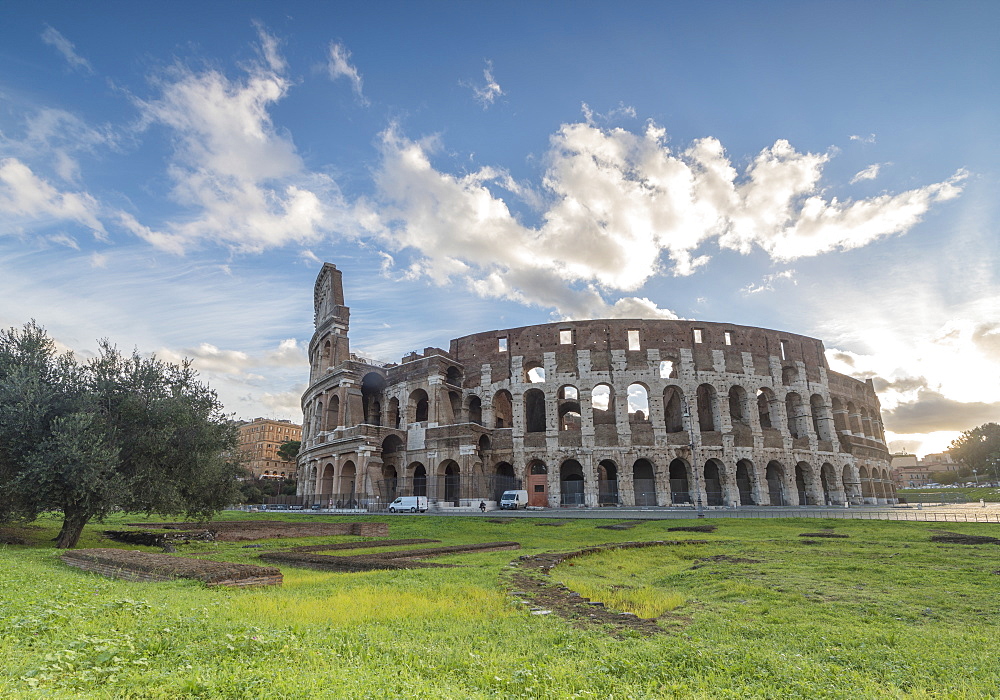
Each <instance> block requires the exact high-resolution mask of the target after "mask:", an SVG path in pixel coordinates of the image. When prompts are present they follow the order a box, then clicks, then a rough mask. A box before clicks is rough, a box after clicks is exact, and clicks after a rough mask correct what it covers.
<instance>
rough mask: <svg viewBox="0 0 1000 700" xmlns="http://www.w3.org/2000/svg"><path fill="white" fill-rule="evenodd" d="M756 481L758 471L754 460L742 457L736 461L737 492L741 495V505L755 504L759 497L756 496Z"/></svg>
mask: <svg viewBox="0 0 1000 700" xmlns="http://www.w3.org/2000/svg"><path fill="white" fill-rule="evenodd" d="M755 482H756V472H755V470H754V465H753V462H751V461H750V460H749V459H741V460H740V461H738V462H737V463H736V492H737V494H738V495H739V499H740V503H739V505H741V506H755V505H758V504H757V499H755V498H754V491H755V490H756V489H755V486H756V484H755Z"/></svg>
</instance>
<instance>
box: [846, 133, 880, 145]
mask: <svg viewBox="0 0 1000 700" xmlns="http://www.w3.org/2000/svg"><path fill="white" fill-rule="evenodd" d="M849 138H850V139H851V141H860V142H861V143H868V144H871V143H875V134H868V135H867V136H859V135H858V134H851V136H850V137H849Z"/></svg>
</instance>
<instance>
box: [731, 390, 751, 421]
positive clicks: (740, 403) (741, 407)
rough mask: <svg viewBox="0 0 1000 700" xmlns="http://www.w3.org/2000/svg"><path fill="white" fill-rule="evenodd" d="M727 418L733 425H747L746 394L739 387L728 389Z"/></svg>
mask: <svg viewBox="0 0 1000 700" xmlns="http://www.w3.org/2000/svg"><path fill="white" fill-rule="evenodd" d="M729 418H730V419H731V420H732V421H733V423H744V424H747V423H749V411H748V410H747V392H746V389H744V388H743V387H741V386H732V387H730V388H729Z"/></svg>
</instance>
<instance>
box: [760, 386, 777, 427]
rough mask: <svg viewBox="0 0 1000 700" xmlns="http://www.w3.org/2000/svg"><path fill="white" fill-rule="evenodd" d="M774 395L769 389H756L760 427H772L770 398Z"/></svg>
mask: <svg viewBox="0 0 1000 700" xmlns="http://www.w3.org/2000/svg"><path fill="white" fill-rule="evenodd" d="M773 398H774V395H773V394H772V393H771V391H770V390H769V389H758V390H757V417H758V418H759V419H760V427H761V428H765V429H766V428H773V427H774V424H773V423H772V422H771V400H772V399H773Z"/></svg>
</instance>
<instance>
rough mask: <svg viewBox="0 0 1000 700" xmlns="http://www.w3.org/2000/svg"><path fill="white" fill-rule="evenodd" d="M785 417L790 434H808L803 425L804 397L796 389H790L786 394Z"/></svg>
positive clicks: (795, 436)
mask: <svg viewBox="0 0 1000 700" xmlns="http://www.w3.org/2000/svg"><path fill="white" fill-rule="evenodd" d="M785 418H786V419H787V424H788V434H789V435H791V436H792V437H793V438H800V437H805V436H806V432H805V430H804V429H803V426H802V397H801V396H799V395H798V394H797V393H795V392H794V391H789V392H788V393H787V394H786V395H785Z"/></svg>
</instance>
